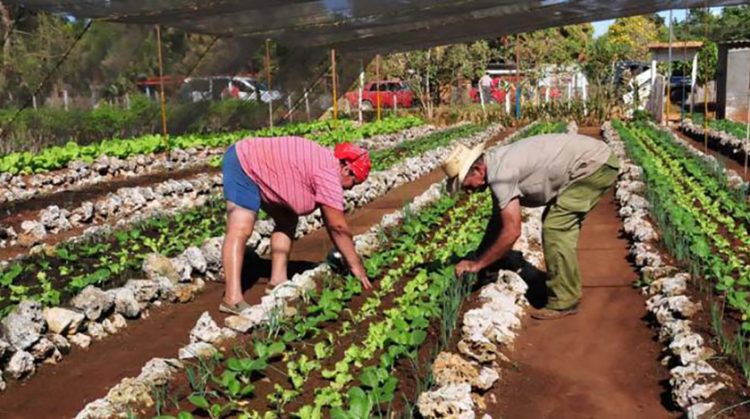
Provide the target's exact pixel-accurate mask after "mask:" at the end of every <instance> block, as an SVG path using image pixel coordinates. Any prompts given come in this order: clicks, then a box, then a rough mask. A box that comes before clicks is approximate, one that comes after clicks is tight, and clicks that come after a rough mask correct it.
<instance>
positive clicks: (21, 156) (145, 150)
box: [0, 116, 422, 174]
mask: <svg viewBox="0 0 750 419" xmlns="http://www.w3.org/2000/svg"><path fill="white" fill-rule="evenodd" d="M421 123H422V121H421V120H420V119H419V118H417V117H414V116H405V117H392V118H385V119H383V120H382V121H379V122H373V123H367V124H364V125H362V126H355V125H354V123H353V122H351V121H338V122H334V121H316V122H305V123H297V124H289V125H285V126H282V127H277V128H273V129H267V128H264V129H260V130H256V131H239V132H231V133H226V134H211V135H198V134H189V135H183V136H178V137H172V138H169V140H168V141H167V142H166V143H165V141H164V139H163V138H162V137H161V136H158V135H147V136H143V137H137V138H132V139H127V140H124V139H111V140H104V141H101V142H99V143H95V144H91V145H84V146H82V145H79V144H78V143H75V142H68V143H67V144H65V146H55V147H49V148H45V149H43V150H41V151H39V152H37V153H31V152H20V153H11V154H7V155H5V156H0V173H2V172H8V173H12V174H19V173H20V174H29V173H44V172H48V171H51V170H56V169H60V168H63V167H65V166H66V165H67V164H68V163H69V162H71V161H74V160H82V161H84V162H87V163H91V162H93V161H94V160H96V159H97V158H98V157H99V156H102V155H107V156H113V157H118V158H121V159H125V158H128V157H131V156H136V155H140V154H153V153H159V152H164V151H167V150H171V149H175V148H182V149H185V148H191V147H192V148H215V147H227V146H229V145H231V144H233V143H234V142H236V141H238V140H240V139H242V138H243V137H248V136H253V137H270V136H279V135H305V136H308V137H309V138H310V139H312V140H315V141H318V142H319V143H321V144H323V145H326V146H331V145H334V144H337V143H339V142H343V141H350V140H355V139H359V138H367V137H371V136H373V135H377V134H385V133H392V132H398V131H401V130H403V129H406V128H410V127H414V126H417V125H420V124H421ZM105 125H106V123H105Z"/></svg>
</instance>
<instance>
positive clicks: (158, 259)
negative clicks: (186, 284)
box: [143, 253, 180, 283]
mask: <svg viewBox="0 0 750 419" xmlns="http://www.w3.org/2000/svg"><path fill="white" fill-rule="evenodd" d="M143 272H145V273H146V277H147V278H149V279H156V278H158V277H166V278H168V279H169V280H170V281H172V282H173V283H177V282H179V281H180V275H179V274H178V272H177V270H176V269H175V267H174V266H173V265H172V262H171V261H170V260H169V258H167V257H166V256H163V255H160V254H158V253H150V254H148V255H147V256H146V259H145V260H144V261H143Z"/></svg>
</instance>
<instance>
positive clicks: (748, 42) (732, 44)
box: [719, 39, 750, 49]
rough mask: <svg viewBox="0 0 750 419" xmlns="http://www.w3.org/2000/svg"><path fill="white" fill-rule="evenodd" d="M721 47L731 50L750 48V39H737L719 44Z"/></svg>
mask: <svg viewBox="0 0 750 419" xmlns="http://www.w3.org/2000/svg"><path fill="white" fill-rule="evenodd" d="M719 45H721V46H723V47H724V46H725V47H726V48H729V49H736V48H750V39H737V40H734V41H724V42H719Z"/></svg>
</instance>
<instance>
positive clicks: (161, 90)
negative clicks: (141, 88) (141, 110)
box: [156, 25, 169, 149]
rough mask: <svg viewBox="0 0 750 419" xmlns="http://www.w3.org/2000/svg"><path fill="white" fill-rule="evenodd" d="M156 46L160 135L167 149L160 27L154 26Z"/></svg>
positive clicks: (165, 103) (165, 100)
mask: <svg viewBox="0 0 750 419" xmlns="http://www.w3.org/2000/svg"><path fill="white" fill-rule="evenodd" d="M156 45H157V51H158V56H159V100H160V102H161V135H162V136H163V137H164V147H165V148H167V149H168V148H169V142H168V141H169V140H168V137H167V98H166V97H165V96H164V58H163V56H162V52H161V27H160V26H159V25H156Z"/></svg>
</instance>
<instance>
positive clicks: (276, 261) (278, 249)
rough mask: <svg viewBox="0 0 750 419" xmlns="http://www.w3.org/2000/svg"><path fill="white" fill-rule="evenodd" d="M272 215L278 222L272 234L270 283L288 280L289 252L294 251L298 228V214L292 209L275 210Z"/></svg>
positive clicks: (276, 283) (275, 221) (277, 283)
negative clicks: (295, 234) (293, 245)
mask: <svg viewBox="0 0 750 419" xmlns="http://www.w3.org/2000/svg"><path fill="white" fill-rule="evenodd" d="M271 216H272V217H273V221H274V223H275V224H276V226H275V228H274V230H273V233H272V234H271V279H270V281H269V284H270V285H279V284H281V283H283V282H286V281H287V280H288V279H289V277H288V271H287V265H288V264H289V254H290V253H291V252H292V243H293V241H294V233H295V231H296V230H297V218H298V217H297V214H294V213H292V212H290V211H274V212H273V213H272V214H271Z"/></svg>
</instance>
